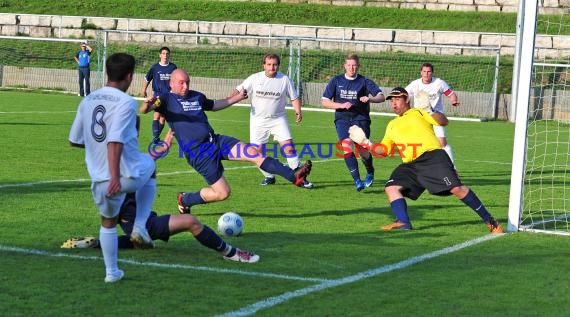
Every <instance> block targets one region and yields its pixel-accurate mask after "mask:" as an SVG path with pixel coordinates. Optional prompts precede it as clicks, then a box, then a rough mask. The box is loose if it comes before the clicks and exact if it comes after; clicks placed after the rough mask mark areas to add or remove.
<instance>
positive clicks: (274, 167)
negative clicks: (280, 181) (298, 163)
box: [260, 157, 295, 183]
mask: <svg viewBox="0 0 570 317" xmlns="http://www.w3.org/2000/svg"><path fill="white" fill-rule="evenodd" d="M260 168H261V169H262V170H264V171H266V172H267V173H271V174H277V175H280V176H282V177H283V178H285V179H286V180H288V181H290V182H291V183H294V182H295V171H293V170H292V169H291V168H290V167H289V166H286V165H283V164H281V162H279V161H278V160H276V159H274V158H272V157H266V158H265V160H263V163H261V166H260Z"/></svg>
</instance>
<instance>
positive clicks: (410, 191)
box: [385, 150, 462, 200]
mask: <svg viewBox="0 0 570 317" xmlns="http://www.w3.org/2000/svg"><path fill="white" fill-rule="evenodd" d="M461 185H462V184H461V180H459V176H457V171H456V170H455V167H454V166H453V162H451V159H450V158H449V156H448V155H447V153H446V152H445V151H444V150H433V151H430V152H426V153H424V154H422V155H420V156H419V157H418V158H417V159H415V160H414V161H412V162H410V163H403V164H400V165H399V166H398V167H396V169H394V171H393V172H392V175H390V179H389V180H388V181H387V182H386V185H385V187H389V186H402V195H404V196H405V197H408V198H410V199H413V200H416V199H418V198H419V197H420V195H421V194H422V193H423V192H424V190H426V189H427V190H428V191H429V192H430V194H433V195H438V196H449V195H451V191H450V190H451V189H452V188H455V187H457V186H461Z"/></svg>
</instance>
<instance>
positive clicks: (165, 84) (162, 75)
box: [144, 63, 177, 95]
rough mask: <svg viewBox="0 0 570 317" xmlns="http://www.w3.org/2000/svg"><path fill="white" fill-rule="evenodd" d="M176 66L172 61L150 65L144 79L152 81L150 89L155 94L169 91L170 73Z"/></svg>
mask: <svg viewBox="0 0 570 317" xmlns="http://www.w3.org/2000/svg"><path fill="white" fill-rule="evenodd" d="M176 68H177V67H176V64H173V63H168V64H167V65H160V63H156V64H154V65H152V66H151V67H150V69H149V71H148V73H146V75H145V77H144V79H145V80H146V81H147V82H150V81H152V91H154V94H155V95H157V94H158V93H162V92H169V91H170V74H172V72H173V71H174V70H175V69H176Z"/></svg>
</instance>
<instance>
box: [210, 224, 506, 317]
mask: <svg viewBox="0 0 570 317" xmlns="http://www.w3.org/2000/svg"><path fill="white" fill-rule="evenodd" d="M500 236H503V235H502V234H488V235H485V236H483V237H480V238H477V239H473V240H468V241H465V242H463V243H460V244H456V245H453V246H450V247H447V248H444V249H441V250H437V251H433V252H430V253H426V254H423V255H419V256H415V257H412V258H409V259H406V260H403V261H400V262H397V263H394V264H389V265H385V266H381V267H378V268H375V269H371V270H368V271H364V272H360V273H357V274H354V275H349V276H346V277H343V278H339V279H336V280H327V281H324V282H322V283H319V284H315V285H312V286H308V287H305V288H301V289H297V290H294V291H290V292H286V293H283V294H281V295H278V296H273V297H269V298H267V299H264V300H261V301H259V302H257V303H254V304H251V305H248V306H245V307H243V308H240V309H238V310H234V311H232V312H228V313H225V314H222V315H217V316H216V317H236V316H250V315H253V314H255V313H256V312H258V311H259V310H261V309H266V308H271V307H273V306H276V305H278V304H281V303H284V302H286V301H288V300H290V299H293V298H296V297H301V296H305V295H308V294H311V293H315V292H318V291H322V290H325V289H329V288H333V287H337V286H342V285H346V284H350V283H354V282H358V281H361V280H363V279H366V278H370V277H374V276H377V275H380V274H384V273H389V272H392V271H396V270H401V269H404V268H407V267H409V266H412V265H414V264H417V263H421V262H424V261H427V260H430V259H433V258H436V257H439V256H442V255H446V254H450V253H453V252H456V251H459V250H461V249H465V248H468V247H471V246H474V245H477V244H479V243H482V242H485V241H488V240H491V239H495V238H498V237H500Z"/></svg>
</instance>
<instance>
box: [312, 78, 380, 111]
mask: <svg viewBox="0 0 570 317" xmlns="http://www.w3.org/2000/svg"><path fill="white" fill-rule="evenodd" d="M380 92H382V90H381V89H380V87H378V85H376V83H374V82H373V81H372V80H370V79H368V78H366V77H364V76H362V75H360V74H357V75H356V78H354V79H348V78H346V76H345V75H344V74H342V75H337V76H335V77H333V79H331V80H330V81H329V83H328V84H327V87H326V88H325V91H324V93H323V98H326V99H330V100H332V101H334V102H337V103H345V102H347V101H348V102H350V103H351V104H352V107H350V109H336V111H335V121H336V120H370V102H367V103H362V102H360V100H359V99H360V97H364V96H368V95H372V96H376V95H377V94H378V93H380Z"/></svg>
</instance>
